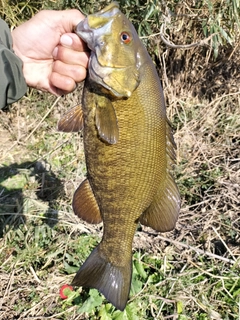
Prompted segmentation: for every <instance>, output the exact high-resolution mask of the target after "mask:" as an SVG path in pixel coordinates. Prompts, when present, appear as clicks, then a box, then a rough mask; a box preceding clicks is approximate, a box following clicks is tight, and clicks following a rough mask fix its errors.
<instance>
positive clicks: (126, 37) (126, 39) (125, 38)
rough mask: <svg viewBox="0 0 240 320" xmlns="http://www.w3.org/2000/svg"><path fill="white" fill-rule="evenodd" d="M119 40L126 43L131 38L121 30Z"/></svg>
mask: <svg viewBox="0 0 240 320" xmlns="http://www.w3.org/2000/svg"><path fill="white" fill-rule="evenodd" d="M121 40H122V42H123V43H125V44H128V43H130V42H131V40H132V38H131V36H130V35H129V33H127V32H122V33H121Z"/></svg>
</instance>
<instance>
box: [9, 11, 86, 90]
mask: <svg viewBox="0 0 240 320" xmlns="http://www.w3.org/2000/svg"><path fill="white" fill-rule="evenodd" d="M83 19H84V16H83V15H82V14H81V12H80V11H78V10H75V9H71V10H63V11H54V10H42V11H40V12H39V13H37V14H36V15H35V16H34V17H33V18H32V19H30V20H29V21H27V22H25V23H23V24H22V25H20V26H19V27H17V28H16V29H14V30H13V32H12V38H13V50H14V52H15V54H16V55H17V56H18V57H19V58H20V59H21V60H22V61H23V74H24V77H25V80H26V82H27V85H28V86H30V87H34V88H36V89H40V90H42V91H48V92H50V93H52V94H55V95H62V94H66V93H68V92H71V91H73V90H74V89H75V87H76V83H78V82H80V81H82V80H83V79H84V78H85V77H86V68H87V64H88V58H89V49H88V48H87V45H86V44H85V43H84V42H83V41H82V40H81V39H80V38H79V37H78V36H77V35H76V34H75V33H73V30H74V28H75V26H76V25H77V24H78V23H79V22H80V21H81V20H83Z"/></svg>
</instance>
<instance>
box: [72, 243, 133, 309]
mask: <svg viewBox="0 0 240 320" xmlns="http://www.w3.org/2000/svg"><path fill="white" fill-rule="evenodd" d="M131 277H132V261H131V259H130V261H129V262H128V263H126V265H124V266H119V265H113V264H112V263H111V262H109V261H108V260H107V259H106V257H105V255H104V254H103V253H102V252H101V247H100V245H98V246H97V247H96V248H95V249H94V250H93V251H92V253H91V254H90V256H89V257H88V258H87V260H86V261H85V262H84V264H83V265H82V266H81V268H80V269H79V271H78V272H77V274H76V275H75V277H74V279H73V281H72V285H73V286H83V287H88V288H96V289H98V291H100V292H101V293H102V294H103V295H104V296H105V298H106V299H107V300H108V301H109V302H111V304H112V305H114V306H115V307H116V308H117V309H119V310H121V311H123V310H124V309H125V307H126V304H127V300H128V296H129V291H130V286H131Z"/></svg>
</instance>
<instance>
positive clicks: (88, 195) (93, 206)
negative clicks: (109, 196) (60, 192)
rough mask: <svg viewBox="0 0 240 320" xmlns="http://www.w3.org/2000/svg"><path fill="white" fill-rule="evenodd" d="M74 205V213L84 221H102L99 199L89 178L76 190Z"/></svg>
mask: <svg viewBox="0 0 240 320" xmlns="http://www.w3.org/2000/svg"><path fill="white" fill-rule="evenodd" d="M72 206H73V211H74V213H75V214H76V215H77V216H78V217H79V218H81V219H83V220H84V221H86V222H88V223H92V224H97V223H100V222H101V221H102V217H101V214H100V210H99V207H98V204H97V201H96V199H95V197H94V194H93V192H92V188H91V186H90V184H89V181H88V180H87V179H86V180H84V181H83V182H82V183H81V184H80V186H79V187H78V188H77V190H76V191H75V193H74V196H73V202H72Z"/></svg>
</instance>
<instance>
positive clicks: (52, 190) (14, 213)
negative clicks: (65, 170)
mask: <svg viewBox="0 0 240 320" xmlns="http://www.w3.org/2000/svg"><path fill="white" fill-rule="evenodd" d="M63 194H64V188H63V185H62V182H61V180H60V179H58V178H57V177H56V175H55V174H54V173H53V172H52V171H51V169H50V166H49V165H48V164H47V163H46V162H44V161H36V162H23V163H21V164H18V163H13V164H11V165H9V166H2V167H0V237H3V234H4V233H5V232H6V230H7V229H9V228H14V229H17V228H18V227H19V225H21V224H25V222H26V216H25V215H26V213H28V211H27V210H28V209H27V208H26V207H25V201H26V200H27V199H28V195H30V196H29V198H30V199H33V201H39V203H41V204H42V206H41V211H42V212H41V216H42V217H44V218H45V223H47V224H48V225H49V227H51V228H52V227H54V225H55V224H57V222H58V210H57V209H55V208H56V207H57V203H56V200H57V199H58V198H59V196H60V195H63Z"/></svg>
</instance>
